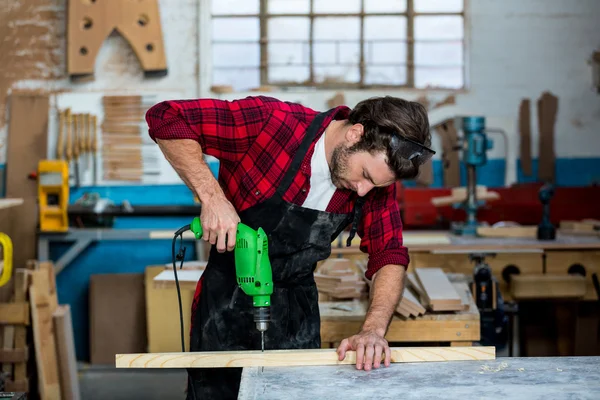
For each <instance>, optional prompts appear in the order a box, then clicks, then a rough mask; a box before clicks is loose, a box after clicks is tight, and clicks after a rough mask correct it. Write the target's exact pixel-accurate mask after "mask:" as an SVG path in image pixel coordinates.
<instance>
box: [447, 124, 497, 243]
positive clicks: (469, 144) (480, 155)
mask: <svg viewBox="0 0 600 400" xmlns="http://www.w3.org/2000/svg"><path fill="white" fill-rule="evenodd" d="M462 127H463V132H464V137H463V138H462V146H461V148H462V151H463V162H464V163H465V165H466V168H467V199H466V200H465V201H464V202H463V203H462V204H461V205H459V206H458V207H459V208H463V209H464V210H465V212H466V214H467V218H466V221H464V222H460V223H455V224H453V226H452V230H453V231H454V233H456V234H458V235H471V236H474V235H476V233H477V225H478V224H477V209H478V208H479V206H480V204H479V202H478V201H477V171H476V168H477V167H481V166H483V165H485V164H486V163H487V151H488V150H490V149H492V148H493V145H494V142H493V141H492V140H491V139H489V138H488V137H487V134H486V131H485V118H484V117H463V118H462Z"/></svg>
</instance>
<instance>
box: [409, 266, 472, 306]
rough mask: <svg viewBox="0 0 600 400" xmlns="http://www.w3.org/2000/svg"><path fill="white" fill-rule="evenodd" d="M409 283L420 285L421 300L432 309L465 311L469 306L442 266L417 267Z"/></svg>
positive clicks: (413, 285)
mask: <svg viewBox="0 0 600 400" xmlns="http://www.w3.org/2000/svg"><path fill="white" fill-rule="evenodd" d="M409 285H410V286H411V287H415V286H419V287H420V290H419V291H420V292H421V293H422V295H421V302H423V305H424V306H425V307H426V308H427V309H429V310H431V311H464V310H466V309H467V307H468V304H465V303H464V300H463V299H462V297H461V296H460V295H459V294H458V293H457V292H456V289H455V288H454V286H453V285H452V283H451V282H450V280H449V279H448V277H447V276H446V274H445V273H444V271H443V270H442V269H441V268H415V275H414V278H413V279H409Z"/></svg>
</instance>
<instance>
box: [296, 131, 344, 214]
mask: <svg viewBox="0 0 600 400" xmlns="http://www.w3.org/2000/svg"><path fill="white" fill-rule="evenodd" d="M310 169H311V175H310V190H309V191H308V196H307V197H306V200H305V201H304V204H303V205H302V207H305V208H311V209H313V210H319V211H325V209H327V206H328V205H329V202H330V201H331V198H332V197H333V193H334V192H335V189H336V187H335V186H334V185H333V183H332V182H331V174H330V173H329V165H328V164H327V157H326V155H325V134H323V135H321V138H320V139H319V141H318V142H317V144H316V145H315V152H314V153H313V156H312V159H311V161H310Z"/></svg>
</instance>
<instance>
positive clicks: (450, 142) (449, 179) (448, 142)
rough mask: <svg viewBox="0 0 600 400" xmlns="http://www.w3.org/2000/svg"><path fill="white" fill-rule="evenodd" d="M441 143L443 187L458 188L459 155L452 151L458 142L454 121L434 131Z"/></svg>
mask: <svg viewBox="0 0 600 400" xmlns="http://www.w3.org/2000/svg"><path fill="white" fill-rule="evenodd" d="M436 131H437V133H438V134H439V135H440V137H441V142H442V161H443V167H444V186H445V187H457V186H460V158H459V157H460V154H459V152H458V151H456V150H455V149H454V147H455V146H456V143H457V142H458V134H457V133H456V128H455V127H454V121H448V122H446V123H445V124H442V125H440V126H439V127H438V128H437V129H436Z"/></svg>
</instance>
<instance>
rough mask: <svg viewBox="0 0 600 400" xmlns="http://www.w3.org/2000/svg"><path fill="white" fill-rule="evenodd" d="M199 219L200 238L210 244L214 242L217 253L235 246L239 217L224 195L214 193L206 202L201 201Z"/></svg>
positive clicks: (230, 249)
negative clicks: (200, 225) (200, 226)
mask: <svg viewBox="0 0 600 400" xmlns="http://www.w3.org/2000/svg"><path fill="white" fill-rule="evenodd" d="M200 221H201V223H202V232H203V233H202V238H203V239H204V240H206V241H207V242H210V244H213V245H214V244H216V245H217V251H218V252H219V253H223V252H225V250H227V251H232V250H233V249H234V248H235V238H236V232H237V226H238V223H239V222H240V217H239V216H238V214H237V212H236V211H235V208H233V205H232V204H231V202H230V201H229V200H227V198H226V197H225V196H224V195H214V196H212V197H211V198H210V200H209V201H208V202H206V203H202V211H201V213H200Z"/></svg>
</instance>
